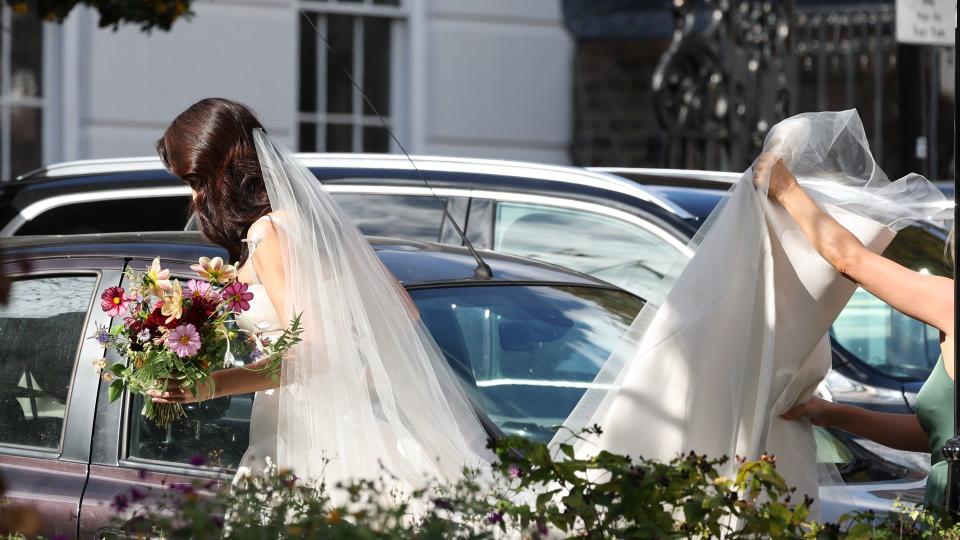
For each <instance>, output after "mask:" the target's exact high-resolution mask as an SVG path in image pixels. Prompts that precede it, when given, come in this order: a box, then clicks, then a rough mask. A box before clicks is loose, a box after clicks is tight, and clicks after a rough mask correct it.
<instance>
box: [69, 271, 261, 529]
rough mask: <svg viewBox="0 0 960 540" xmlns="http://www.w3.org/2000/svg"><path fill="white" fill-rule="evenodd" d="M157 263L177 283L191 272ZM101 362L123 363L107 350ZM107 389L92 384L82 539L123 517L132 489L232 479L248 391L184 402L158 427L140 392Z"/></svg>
mask: <svg viewBox="0 0 960 540" xmlns="http://www.w3.org/2000/svg"><path fill="white" fill-rule="evenodd" d="M215 254H216V253H211V255H215ZM149 264H150V261H148V260H137V259H135V260H132V261H131V262H130V267H131V268H132V269H134V270H137V271H143V270H144V269H145V268H146V267H147V266H149ZM164 267H166V268H169V269H170V270H171V272H172V274H173V277H175V278H178V279H180V280H181V281H185V280H186V279H189V278H190V277H191V275H192V274H193V273H192V271H190V269H189V267H188V265H187V264H184V263H180V264H169V265H167V264H164ZM125 279H126V278H125ZM123 285H124V287H125V288H128V287H129V283H127V282H126V281H124V283H123ZM115 323H119V321H115ZM107 361H108V362H109V363H114V362H125V360H124V359H123V358H120V357H118V356H116V355H115V354H113V353H110V354H108V356H107ZM108 386H109V384H108V383H106V381H104V382H101V383H100V386H99V389H98V398H97V407H96V424H95V430H94V438H93V441H92V448H93V450H92V455H91V464H90V480H89V482H88V485H87V488H86V490H85V492H84V496H83V503H82V506H81V511H80V512H81V535H82V536H83V537H84V538H88V537H90V536H106V535H107V533H109V532H110V531H111V530H112V527H113V525H114V524H115V523H114V521H115V520H116V519H117V518H120V517H121V516H127V515H129V512H130V511H132V509H133V508H134V507H135V506H136V503H137V501H136V498H137V497H136V496H135V493H136V492H132V491H131V489H132V488H135V490H138V492H139V493H147V492H148V491H150V490H163V489H169V486H171V485H175V484H183V483H191V482H194V481H197V480H202V481H212V482H213V483H212V484H211V485H210V486H209V487H208V489H209V490H214V489H216V488H217V487H218V486H219V485H220V483H221V482H223V481H225V480H228V479H229V478H231V477H232V475H233V471H234V470H235V469H236V467H237V464H238V463H239V461H240V458H241V457H242V456H243V453H244V451H245V450H246V448H247V443H248V436H249V430H250V427H249V425H250V411H251V408H252V405H253V394H244V395H236V396H228V397H223V398H217V399H212V400H208V401H205V402H203V403H195V404H190V405H186V406H185V409H186V413H187V416H186V417H185V418H182V419H180V420H178V421H177V422H175V423H174V424H172V425H171V426H169V427H167V428H160V427H158V426H156V425H155V424H153V422H151V421H150V420H147V419H146V418H144V417H143V416H142V415H141V414H140V411H141V409H142V408H143V396H134V395H131V394H129V393H128V392H125V393H124V395H123V397H122V398H121V399H118V400H117V401H115V402H114V403H110V402H109V400H108V399H107V388H108Z"/></svg>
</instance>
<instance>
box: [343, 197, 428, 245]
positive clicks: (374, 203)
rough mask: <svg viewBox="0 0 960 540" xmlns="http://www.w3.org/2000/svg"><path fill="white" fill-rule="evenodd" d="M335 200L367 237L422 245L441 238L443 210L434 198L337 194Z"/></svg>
mask: <svg viewBox="0 0 960 540" xmlns="http://www.w3.org/2000/svg"><path fill="white" fill-rule="evenodd" d="M333 198H334V200H335V201H337V204H339V205H340V207H341V208H343V210H344V212H346V213H347V215H348V216H350V219H352V220H353V222H354V223H355V224H356V225H357V227H359V228H360V230H361V231H363V234H366V235H371V236H393V237H396V238H404V239H407V240H419V241H422V242H436V241H437V240H438V239H439V238H440V224H441V222H442V221H443V209H442V207H441V206H440V204H441V203H440V202H438V201H437V200H436V199H434V198H433V197H420V196H416V195H374V194H354V193H334V194H333ZM440 200H441V201H444V202H445V201H446V199H443V198H441V199H440Z"/></svg>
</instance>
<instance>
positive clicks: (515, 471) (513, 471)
mask: <svg viewBox="0 0 960 540" xmlns="http://www.w3.org/2000/svg"><path fill="white" fill-rule="evenodd" d="M508 472H509V474H510V478H520V477H521V476H523V471H521V470H520V467H515V466H511V467H510V469H509V471H508Z"/></svg>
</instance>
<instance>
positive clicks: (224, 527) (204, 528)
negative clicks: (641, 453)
mask: <svg viewBox="0 0 960 540" xmlns="http://www.w3.org/2000/svg"><path fill="white" fill-rule="evenodd" d="M596 431H597V428H594V429H593V430H590V431H589V432H587V433H585V434H584V436H589V435H591V434H592V433H596ZM491 448H492V449H493V451H494V452H495V453H496V455H497V456H498V457H499V462H498V463H497V464H496V466H495V467H494V470H493V471H492V477H490V476H489V475H487V474H481V473H480V472H479V471H475V470H465V471H464V472H465V474H464V477H463V479H462V480H460V481H459V482H456V483H452V484H451V483H446V484H445V483H436V482H435V483H430V484H429V485H427V486H426V487H423V488H422V489H419V490H416V491H413V492H410V493H402V494H401V493H396V492H393V493H392V494H391V496H386V497H385V496H384V494H385V493H391V491H390V490H391V489H393V488H394V486H396V485H397V484H396V482H395V479H393V478H391V477H390V475H389V474H387V473H385V472H383V473H382V474H381V475H380V477H379V478H376V479H373V480H357V481H354V482H349V483H345V484H338V485H336V486H330V485H327V484H325V483H322V482H321V483H308V482H305V481H303V480H301V479H299V478H297V477H296V476H295V474H294V473H293V472H292V471H289V470H277V469H276V468H270V469H268V470H267V471H266V472H264V473H262V474H259V475H253V476H249V477H246V478H244V479H242V480H240V481H239V482H238V483H237V484H236V485H233V486H229V487H226V488H222V489H220V490H215V489H214V484H213V483H212V482H209V481H208V482H206V483H196V484H193V485H172V486H168V487H167V488H166V489H165V490H162V491H159V492H149V493H148V492H146V491H143V490H139V491H138V489H139V488H134V490H133V492H132V493H130V494H123V495H119V496H118V498H117V500H115V502H114V506H115V507H116V508H117V510H119V511H121V514H120V515H121V516H122V517H121V518H119V519H118V526H121V527H122V528H124V529H126V530H128V531H129V532H130V533H132V534H134V535H138V536H139V537H148V538H184V539H186V538H229V539H236V540H246V539H250V540H253V539H260V538H287V539H321V538H331V539H340V538H343V539H346V538H349V539H361V538H363V539H367V538H369V539H401V538H404V539H405V538H416V539H441V538H443V539H446V538H454V539H486V538H502V537H504V536H505V535H506V537H518V538H573V537H577V538H597V539H599V538H643V539H648V538H664V539H666V538H676V539H679V538H725V539H742V538H788V539H820V538H823V539H857V540H859V539H865V538H889V539H893V538H908V539H920V538H960V528H958V527H957V524H956V522H955V521H953V520H951V519H949V518H948V517H947V516H946V515H945V514H943V513H942V512H941V513H936V512H931V511H924V510H922V509H917V508H903V510H902V511H901V512H900V513H894V514H892V515H891V516H888V517H879V516H877V515H874V514H873V513H869V512H864V513H860V514H851V515H848V516H845V517H844V518H843V521H842V522H841V524H839V525H837V524H818V523H815V522H813V521H811V520H810V519H809V503H810V501H809V500H798V501H794V500H792V498H791V494H792V490H791V489H790V488H789V487H788V486H787V485H786V484H785V482H784V480H783V478H782V477H781V476H780V475H779V474H778V473H777V471H776V461H775V460H774V459H773V458H770V457H764V458H762V459H760V460H757V461H740V462H739V465H738V467H737V472H736V475H735V476H734V477H732V478H727V477H724V476H721V475H720V474H719V472H718V468H719V467H720V466H721V465H722V464H724V463H726V461H727V460H726V458H719V459H710V458H707V457H705V456H702V455H698V454H695V453H690V454H687V455H683V456H678V457H677V458H675V459H673V460H671V461H670V462H668V463H659V462H654V461H649V460H644V459H638V460H633V459H630V458H629V457H627V456H622V455H617V454H612V453H608V452H601V453H600V454H598V455H597V456H596V457H593V458H589V459H578V458H575V457H573V456H572V448H571V447H570V446H564V447H561V450H560V452H561V453H562V454H563V455H562V456H552V455H551V453H550V451H549V449H548V448H547V446H546V445H544V444H543V443H539V442H533V441H529V440H526V439H523V438H519V437H507V438H504V439H502V440H499V441H496V442H492V443H491ZM210 490H213V492H212V493H209V491H210ZM204 492H208V493H207V494H206V495H205V494H204Z"/></svg>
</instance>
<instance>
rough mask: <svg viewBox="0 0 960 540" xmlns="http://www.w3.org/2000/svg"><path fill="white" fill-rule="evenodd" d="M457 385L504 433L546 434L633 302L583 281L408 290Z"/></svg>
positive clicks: (624, 323)
mask: <svg viewBox="0 0 960 540" xmlns="http://www.w3.org/2000/svg"><path fill="white" fill-rule="evenodd" d="M410 294H411V296H412V297H413V299H414V301H415V302H416V304H417V308H418V309H419V310H420V315H421V319H422V320H423V322H424V324H425V325H426V326H427V328H428V329H429V330H430V334H431V335H432V336H433V338H434V339H435V340H436V341H437V344H438V345H439V346H440V349H441V350H442V351H443V353H444V356H446V358H447V361H448V362H449V363H450V366H451V368H452V369H453V371H454V372H455V373H456V374H457V375H458V376H459V377H460V378H461V380H462V381H463V382H464V386H465V389H466V390H467V392H468V393H469V394H470V395H471V397H472V398H473V399H474V401H475V402H476V403H477V404H478V405H479V406H480V407H481V408H482V409H483V410H484V412H485V413H486V414H487V415H488V416H489V417H490V419H491V420H493V422H494V423H496V424H497V426H498V427H500V428H501V429H502V430H503V431H504V432H505V433H506V434H507V435H524V436H527V437H531V438H533V439H536V440H540V441H544V442H545V441H549V440H550V438H551V437H552V436H553V433H554V431H555V429H556V427H557V426H558V425H560V424H562V423H563V421H564V420H565V419H566V418H567V416H568V415H569V414H570V412H571V411H572V410H573V407H574V406H575V405H576V404H577V402H578V401H579V400H580V397H581V396H582V395H583V393H584V392H585V391H586V389H587V388H588V387H589V386H590V383H591V382H592V381H593V379H594V377H595V376H596V374H597V372H598V371H599V370H600V366H602V365H603V364H604V362H606V360H607V358H608V357H609V356H610V353H611V352H612V351H611V349H612V347H614V346H616V344H617V343H618V342H619V341H620V339H621V337H622V336H623V334H624V333H625V332H626V330H627V329H628V328H629V327H630V325H631V323H632V322H633V319H634V317H636V315H637V313H638V312H639V311H640V308H641V307H643V304H642V302H641V301H640V300H638V299H637V298H636V297H633V296H631V295H629V294H626V293H624V292H622V291H616V290H613V291H611V290H603V289H595V288H586V287H523V286H494V287H489V286H487V287H457V288H438V289H426V290H412V291H410Z"/></svg>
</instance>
